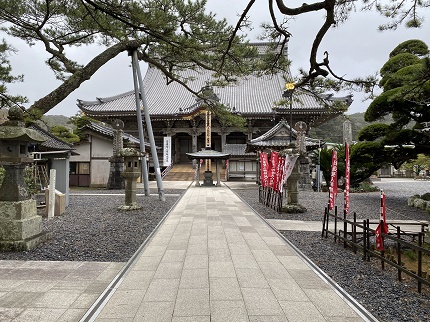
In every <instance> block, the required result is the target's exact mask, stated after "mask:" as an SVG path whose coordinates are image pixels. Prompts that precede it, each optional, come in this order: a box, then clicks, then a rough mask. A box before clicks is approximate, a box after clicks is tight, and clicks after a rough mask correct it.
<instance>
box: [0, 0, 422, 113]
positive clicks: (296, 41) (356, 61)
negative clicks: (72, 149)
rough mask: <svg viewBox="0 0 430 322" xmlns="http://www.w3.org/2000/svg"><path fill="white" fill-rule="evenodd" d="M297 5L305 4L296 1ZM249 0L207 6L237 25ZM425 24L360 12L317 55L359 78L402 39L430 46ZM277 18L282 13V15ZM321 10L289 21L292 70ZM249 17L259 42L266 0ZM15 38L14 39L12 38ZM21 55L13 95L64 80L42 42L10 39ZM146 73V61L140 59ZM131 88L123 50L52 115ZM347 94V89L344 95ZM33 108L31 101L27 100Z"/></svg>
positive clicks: (358, 107)
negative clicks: (384, 26)
mask: <svg viewBox="0 0 430 322" xmlns="http://www.w3.org/2000/svg"><path fill="white" fill-rule="evenodd" d="M295 1H296V2H297V4H298V5H299V4H301V3H302V2H300V1H297V0H295ZM247 3H248V1H247V0H246V1H244V0H241V1H237V0H236V1H233V0H208V4H207V7H208V10H211V11H212V12H215V13H217V16H218V17H219V18H221V17H225V18H227V20H228V21H229V22H230V23H231V24H235V23H236V20H237V14H240V13H241V12H242V11H243V9H244V8H245V6H246V4H247ZM423 14H425V18H427V19H426V20H425V22H424V27H422V28H421V29H407V28H404V27H401V28H399V29H398V30H396V31H384V32H379V31H378V30H377V28H378V25H380V24H381V23H384V21H385V20H384V18H382V17H380V16H379V15H378V14H377V13H375V12H356V13H353V14H352V15H351V18H350V20H349V21H347V22H346V23H344V24H342V25H340V26H339V27H338V28H333V29H331V30H330V31H329V32H328V34H327V35H326V37H325V39H324V41H323V43H322V45H321V46H320V52H319V57H320V58H322V57H323V56H322V55H323V52H324V51H328V52H329V55H330V56H329V58H330V65H331V68H332V69H333V70H334V72H335V73H337V74H338V75H342V76H344V77H345V78H355V77H359V76H366V75H369V74H375V73H376V72H378V70H379V69H380V68H381V67H382V65H383V64H384V63H385V62H386V61H387V59H388V54H389V53H390V51H391V50H393V49H394V48H395V47H396V46H397V45H398V44H399V43H401V42H403V41H405V40H409V39H420V40H423V41H424V42H426V43H427V44H428V45H430V33H429V32H428V30H429V23H430V21H429V20H430V19H429V18H430V11H429V10H427V11H425V12H423ZM279 17H281V16H280V15H279ZM322 17H323V12H318V13H311V14H307V15H302V16H300V17H298V18H296V19H295V20H293V21H290V31H291V33H292V37H291V38H290V42H289V56H290V59H291V60H292V66H291V71H292V73H293V74H295V73H297V70H298V69H299V68H300V67H304V69H305V70H308V68H309V67H308V59H309V52H310V48H311V44H312V41H313V39H314V38H315V34H316V32H317V30H318V28H319V26H320V25H321V23H322ZM250 20H251V21H252V22H253V23H254V30H252V31H251V32H250V33H248V34H249V38H250V39H251V40H256V37H257V36H258V34H259V23H261V22H263V21H269V14H268V8H267V1H262V0H260V1H256V3H255V4H254V8H253V9H252V11H251V12H250ZM8 41H9V42H11V39H8ZM11 43H12V44H13V45H14V46H15V47H16V48H17V49H19V52H18V54H16V55H13V56H12V57H11V59H10V60H11V62H12V67H13V74H24V77H25V81H24V83H21V84H14V85H13V86H10V92H11V93H13V94H21V95H25V96H27V97H28V98H29V99H30V103H32V102H34V101H35V100H37V99H39V98H41V97H43V96H44V95H46V94H48V93H50V92H51V91H52V90H53V89H55V88H56V87H57V86H58V85H59V84H60V82H59V81H57V80H56V79H55V77H54V74H53V73H52V72H51V71H50V69H49V68H48V67H47V66H46V65H45V63H44V61H45V60H46V58H47V57H48V55H47V54H46V53H45V50H44V48H43V47H42V46H40V45H36V46H33V47H31V48H29V47H28V46H27V45H26V44H25V43H23V42H20V41H17V40H14V41H13V42H11ZM101 50H102V49H101V48H98V47H96V46H89V47H78V48H72V49H70V50H69V52H70V53H71V54H73V56H74V57H76V58H77V59H78V60H79V62H80V63H86V62H88V61H89V60H90V59H91V58H92V57H94V56H95V55H97V54H98V53H99V52H101ZM141 69H142V73H145V71H146V65H145V64H144V63H141ZM132 89H133V78H132V72H131V67H130V57H128V56H127V54H126V53H123V54H121V55H119V56H118V57H116V58H115V59H113V60H112V61H110V62H109V63H108V64H106V65H105V66H103V67H102V68H101V69H100V70H99V71H97V73H96V74H95V75H94V76H93V77H92V78H91V80H89V81H87V82H85V83H84V84H82V85H81V87H80V88H78V89H77V90H76V91H74V92H73V93H72V94H70V95H69V97H68V98H67V99H65V100H64V101H63V102H62V103H60V104H59V105H57V106H56V107H55V108H53V109H52V110H51V111H50V112H49V113H48V114H51V115H66V116H72V115H75V114H76V113H77V112H78V111H79V109H78V108H77V106H76V100H77V99H82V100H94V99H95V98H96V97H108V96H113V95H117V94H120V93H123V92H126V91H129V90H132ZM342 94H345V93H342ZM352 94H353V95H354V102H353V103H352V105H351V107H350V109H349V111H348V113H356V112H364V111H365V110H366V108H367V106H368V104H369V101H366V102H362V99H363V95H362V94H361V93H352ZM27 105H28V106H29V104H27Z"/></svg>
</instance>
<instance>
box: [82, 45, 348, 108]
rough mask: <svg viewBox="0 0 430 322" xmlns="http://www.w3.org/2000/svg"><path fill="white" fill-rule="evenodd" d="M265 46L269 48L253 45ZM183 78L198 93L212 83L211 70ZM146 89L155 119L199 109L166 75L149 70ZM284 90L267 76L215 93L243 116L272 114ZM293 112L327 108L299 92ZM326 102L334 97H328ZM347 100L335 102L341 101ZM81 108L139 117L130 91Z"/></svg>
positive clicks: (188, 73)
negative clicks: (168, 81)
mask: <svg viewBox="0 0 430 322" xmlns="http://www.w3.org/2000/svg"><path fill="white" fill-rule="evenodd" d="M254 45H257V46H265V45H266V44H264V43H261V44H254ZM180 75H181V77H182V78H188V79H189V81H188V82H187V86H189V87H190V88H191V89H192V90H194V91H196V92H198V91H200V89H201V88H202V87H204V86H206V85H207V82H208V81H211V80H212V72H211V71H208V70H203V69H201V70H199V71H194V70H186V71H183V72H181V73H180ZM144 89H145V94H146V98H147V102H148V105H149V107H148V109H149V114H150V115H154V116H156V115H157V116H174V115H176V114H178V113H179V112H180V111H189V110H190V108H194V107H198V104H196V103H197V101H196V97H195V95H193V94H192V93H190V92H189V91H187V90H186V89H184V87H183V86H182V85H180V84H178V83H176V82H172V83H170V84H168V85H167V83H166V79H165V77H164V75H163V73H162V72H161V71H160V70H159V69H157V68H155V67H153V66H150V67H149V68H148V70H147V73H146V75H145V79H144ZM284 89H285V80H284V78H283V75H281V74H276V75H264V76H261V77H257V76H247V77H243V78H239V80H238V81H237V83H235V84H230V85H228V86H225V87H214V88H213V90H214V93H215V94H216V95H217V96H218V98H219V99H220V102H221V103H223V104H225V105H227V106H230V107H231V108H234V109H235V110H236V111H237V112H240V113H241V114H242V115H243V116H252V115H259V114H273V106H274V102H277V101H280V100H281V99H282V93H283V91H284ZM294 96H295V97H294V100H293V105H292V108H293V109H294V110H296V111H297V110H299V111H303V112H305V111H306V110H319V111H323V110H324V106H323V105H322V104H321V102H320V101H318V100H317V99H316V98H315V97H314V96H313V95H311V94H309V93H307V92H304V91H302V90H300V89H297V90H295V92H294ZM325 98H326V99H329V100H333V99H334V97H333V96H330V95H327V96H326V97H325ZM348 98H349V99H350V97H347V98H336V100H339V99H344V100H347V99H348ZM78 106H79V108H80V109H81V110H82V111H84V112H85V113H87V114H89V115H91V114H104V115H117V114H123V115H132V114H136V104H135V97H134V91H129V92H126V93H123V94H119V95H116V96H112V97H107V98H97V100H95V101H83V100H78Z"/></svg>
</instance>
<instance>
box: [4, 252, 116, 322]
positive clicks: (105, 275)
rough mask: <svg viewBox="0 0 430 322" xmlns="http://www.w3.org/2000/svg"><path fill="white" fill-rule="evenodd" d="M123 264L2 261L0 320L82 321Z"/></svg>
mask: <svg viewBox="0 0 430 322" xmlns="http://www.w3.org/2000/svg"><path fill="white" fill-rule="evenodd" d="M123 266H124V263H99V262H50V261H40V262H38V261H11V260H3V261H0V321H2V322H7V321H14V322H15V321H19V322H35V321H41V322H50V321H62V322H65V321H71V322H72V321H79V319H80V318H81V317H82V316H83V315H84V314H85V312H86V311H87V310H88V308H90V307H91V305H92V304H93V303H94V302H95V301H96V300H97V298H98V297H99V296H100V294H101V293H102V292H103V291H104V290H105V289H106V287H107V286H108V285H109V283H110V282H111V281H112V279H114V278H115V276H116V275H117V274H118V272H119V271H120V269H121V268H122V267H123Z"/></svg>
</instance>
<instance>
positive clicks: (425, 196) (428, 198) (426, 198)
mask: <svg viewBox="0 0 430 322" xmlns="http://www.w3.org/2000/svg"><path fill="white" fill-rule="evenodd" d="M420 198H421V199H424V200H426V201H430V192H427V193H425V194H423V195H422V196H421V197H420Z"/></svg>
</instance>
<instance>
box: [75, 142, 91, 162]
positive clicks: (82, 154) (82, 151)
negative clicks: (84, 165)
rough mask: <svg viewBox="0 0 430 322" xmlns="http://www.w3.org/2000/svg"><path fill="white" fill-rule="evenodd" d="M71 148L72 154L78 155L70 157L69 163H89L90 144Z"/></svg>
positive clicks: (86, 143) (84, 143)
mask: <svg viewBox="0 0 430 322" xmlns="http://www.w3.org/2000/svg"><path fill="white" fill-rule="evenodd" d="M73 147H74V148H75V151H74V152H76V153H79V155H72V156H70V162H90V150H91V144H90V142H83V143H81V144H79V145H77V144H75V145H74V146H73Z"/></svg>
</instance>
